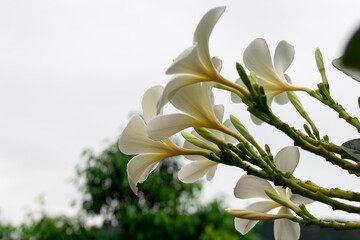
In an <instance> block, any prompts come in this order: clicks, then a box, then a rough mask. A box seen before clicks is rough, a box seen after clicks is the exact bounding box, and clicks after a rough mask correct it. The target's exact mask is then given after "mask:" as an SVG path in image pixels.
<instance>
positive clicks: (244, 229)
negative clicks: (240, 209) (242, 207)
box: [231, 201, 279, 234]
mask: <svg viewBox="0 0 360 240" xmlns="http://www.w3.org/2000/svg"><path fill="white" fill-rule="evenodd" d="M277 207H279V204H278V203H276V202H273V201H260V202H256V203H253V204H250V205H249V206H247V207H246V210H251V211H254V212H259V213H267V212H269V211H270V210H272V209H274V208H277ZM235 211H236V210H235ZM231 215H233V214H231ZM233 216H234V215H233ZM257 222H258V221H256V220H248V219H240V218H235V228H236V230H238V231H239V232H241V233H242V234H246V233H248V232H249V231H250V230H251V229H252V228H253V227H254V226H255V225H256V223H257Z"/></svg>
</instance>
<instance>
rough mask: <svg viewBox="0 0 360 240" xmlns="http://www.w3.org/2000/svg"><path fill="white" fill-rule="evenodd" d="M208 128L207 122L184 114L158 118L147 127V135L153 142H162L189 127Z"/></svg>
mask: <svg viewBox="0 0 360 240" xmlns="http://www.w3.org/2000/svg"><path fill="white" fill-rule="evenodd" d="M204 125H206V126H208V124H207V123H206V122H201V121H200V120H198V119H196V118H194V117H192V116H189V115H186V114H182V113H174V114H168V115H163V116H157V117H155V118H153V119H152V120H150V122H149V123H148V125H147V134H148V136H149V137H150V138H151V139H153V140H156V141H158V140H162V139H166V138H169V137H171V136H172V135H174V134H175V133H177V132H180V131H181V130H183V129H186V128H189V127H194V126H195V127H201V126H204Z"/></svg>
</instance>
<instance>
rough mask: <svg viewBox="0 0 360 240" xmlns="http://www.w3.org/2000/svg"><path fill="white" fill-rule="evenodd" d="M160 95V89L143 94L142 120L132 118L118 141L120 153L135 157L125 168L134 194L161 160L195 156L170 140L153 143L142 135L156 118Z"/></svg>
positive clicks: (136, 117)
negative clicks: (179, 156)
mask: <svg viewBox="0 0 360 240" xmlns="http://www.w3.org/2000/svg"><path fill="white" fill-rule="evenodd" d="M161 94H162V87H161V86H156V87H152V88H150V89H149V90H148V91H146V93H145V94H144V97H143V101H142V107H143V116H144V119H142V118H141V117H140V116H138V115H136V116H134V117H132V118H131V120H130V121H129V123H128V125H127V126H126V127H125V129H124V131H123V132H122V134H121V136H120V139H119V148H120V150H121V151H122V152H123V153H125V154H128V155H137V156H135V157H134V158H132V159H131V160H130V162H129V163H128V165H127V173H128V180H129V184H130V187H131V189H132V190H133V192H134V193H135V194H137V192H138V188H137V186H136V185H137V184H138V183H142V182H144V181H145V180H146V179H147V177H148V175H149V174H150V173H151V171H153V170H154V168H155V167H156V165H157V164H158V163H159V162H160V161H161V160H163V159H165V158H168V157H172V156H177V155H183V154H194V155H195V154H197V153H198V152H199V151H197V152H196V151H194V150H187V149H183V148H181V147H179V146H177V145H176V144H174V143H173V142H172V141H171V140H170V139H164V140H162V141H154V140H152V139H150V138H149V137H148V136H147V135H146V122H147V121H149V120H150V119H152V118H153V117H154V116H155V115H156V103H157V100H158V99H159V97H160V95H161Z"/></svg>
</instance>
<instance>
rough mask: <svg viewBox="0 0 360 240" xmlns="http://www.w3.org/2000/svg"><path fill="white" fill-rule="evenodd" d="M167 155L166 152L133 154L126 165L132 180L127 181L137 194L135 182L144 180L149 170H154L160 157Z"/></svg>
mask: <svg viewBox="0 0 360 240" xmlns="http://www.w3.org/2000/svg"><path fill="white" fill-rule="evenodd" d="M167 157H169V156H168V155H166V154H155V153H149V154H140V155H137V156H135V157H134V158H132V159H131V160H130V162H129V163H128V165H127V173H128V178H129V179H131V180H132V181H129V183H130V186H131V188H132V190H133V191H134V193H135V194H137V191H135V190H137V188H136V184H137V183H139V182H140V180H141V181H144V180H145V179H146V178H147V177H148V175H149V174H150V172H151V171H152V170H154V167H155V166H156V164H157V163H158V162H160V161H161V160H162V159H164V158H167Z"/></svg>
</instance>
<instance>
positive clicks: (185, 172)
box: [178, 160, 218, 183]
mask: <svg viewBox="0 0 360 240" xmlns="http://www.w3.org/2000/svg"><path fill="white" fill-rule="evenodd" d="M217 164H218V163H217V162H213V161H210V160H203V161H195V162H192V163H189V164H187V165H185V166H183V167H182V168H181V169H180V171H179V174H178V177H179V180H180V181H182V182H184V183H193V182H195V181H197V180H198V179H200V178H202V177H203V176H204V175H205V174H206V173H207V172H208V171H209V169H210V168H211V167H213V166H215V165H217Z"/></svg>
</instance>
